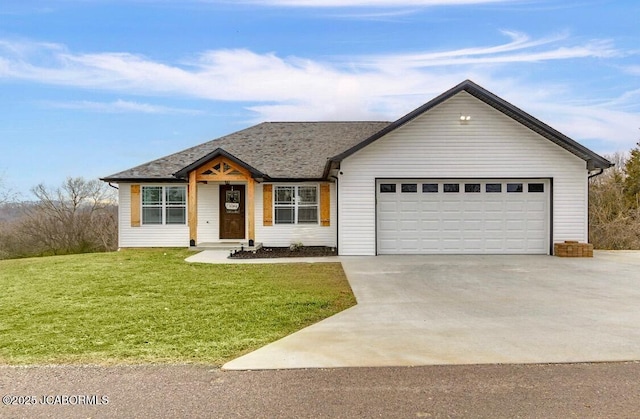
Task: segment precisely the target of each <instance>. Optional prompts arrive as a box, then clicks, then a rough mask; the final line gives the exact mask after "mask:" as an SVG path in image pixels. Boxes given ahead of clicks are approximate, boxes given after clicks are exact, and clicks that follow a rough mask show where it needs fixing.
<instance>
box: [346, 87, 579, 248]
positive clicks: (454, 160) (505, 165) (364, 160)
mask: <svg viewBox="0 0 640 419" xmlns="http://www.w3.org/2000/svg"><path fill="white" fill-rule="evenodd" d="M460 115H470V116H471V121H469V122H468V123H467V124H464V125H463V124H461V123H460V121H459V118H460ZM341 172H342V173H343V174H342V175H340V180H339V188H340V198H339V211H340V219H339V226H338V231H339V243H338V246H339V251H340V254H341V255H374V254H375V253H376V202H375V197H376V193H375V184H376V178H387V179H388V178H435V179H443V178H551V179H552V182H553V197H552V202H553V208H552V211H553V214H552V216H553V240H554V242H558V241H563V240H579V241H587V188H588V186H587V171H586V163H585V162H584V161H583V160H582V159H580V158H578V157H576V156H574V155H573V154H571V153H570V152H568V151H566V150H564V149H562V148H561V147H559V146H557V145H555V144H554V143H552V142H551V141H549V140H547V139H546V138H544V137H542V136H540V135H538V134H536V133H534V132H533V131H531V130H529V129H528V128H526V127H524V126H522V125H521V124H519V123H517V122H515V121H513V120H512V119H511V118H509V117H507V116H505V115H504V114H502V113H501V112H499V111H497V110H495V109H493V108H492V107H490V106H488V105H486V104H485V103H483V102H481V101H480V100H478V99H476V98H474V97H473V96H471V95H469V94H468V93H466V92H460V93H458V94H457V95H455V96H454V97H452V98H451V99H449V100H447V101H445V102H443V103H442V104H440V105H439V106H437V107H435V108H433V109H431V110H429V111H428V112H426V113H424V114H423V115H421V116H420V117H418V118H416V119H415V120H413V121H412V122H410V123H408V124H406V125H405V126H403V127H401V128H398V129H396V130H395V131H393V132H391V133H390V134H388V135H386V136H385V137H383V138H380V139H378V140H377V141H375V142H374V143H372V144H370V145H369V146H367V147H365V148H363V149H362V150H360V151H358V152H357V153H355V154H354V155H352V156H350V157H348V158H346V159H345V160H343V161H342V164H341Z"/></svg>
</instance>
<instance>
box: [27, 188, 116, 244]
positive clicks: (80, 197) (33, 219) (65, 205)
mask: <svg viewBox="0 0 640 419" xmlns="http://www.w3.org/2000/svg"><path fill="white" fill-rule="evenodd" d="M32 193H33V194H34V195H35V196H36V198H37V202H36V203H35V204H33V205H30V206H27V207H26V210H25V218H24V220H23V221H22V223H21V228H20V230H21V232H22V233H23V236H24V238H23V239H22V240H25V241H30V242H31V246H33V247H37V248H40V249H41V253H50V254H65V253H84V252H93V251H104V250H111V249H113V248H114V247H115V246H116V240H117V217H116V215H115V212H116V204H115V196H114V193H113V192H112V191H111V190H110V189H109V188H108V186H106V185H105V184H104V183H102V182H100V181H99V180H85V179H83V178H80V177H78V178H71V177H70V178H67V179H66V180H65V181H64V182H63V184H62V186H60V187H57V188H53V189H51V188H48V187H46V186H45V185H43V184H40V185H38V186H36V187H34V188H33V189H32ZM34 250H36V249H34Z"/></svg>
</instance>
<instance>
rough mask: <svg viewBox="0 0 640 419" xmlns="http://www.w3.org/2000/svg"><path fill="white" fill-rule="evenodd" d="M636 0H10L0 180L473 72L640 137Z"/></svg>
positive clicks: (1, 49)
mask: <svg viewBox="0 0 640 419" xmlns="http://www.w3.org/2000/svg"><path fill="white" fill-rule="evenodd" d="M639 16H640V2H638V1H637V0H578V1H573V0H522V1H520V0H369V1H366V0H49V1H42V0H2V3H1V4H0V179H2V181H3V183H4V185H5V188H10V189H12V190H13V191H14V192H17V193H19V194H20V195H21V197H22V198H23V199H29V198H30V197H31V195H30V192H29V191H30V189H31V188H33V187H34V186H36V185H38V184H41V183H42V184H45V185H47V186H51V187H55V186H59V185H60V184H61V183H62V182H63V181H64V179H65V178H67V177H69V176H72V177H77V176H81V177H84V178H86V179H94V178H99V177H104V176H108V175H111V174H114V173H116V172H119V171H122V170H125V169H128V168H131V167H133V166H136V165H138V164H142V163H144V162H147V161H150V160H154V159H156V158H159V157H162V156H164V155H167V154H170V153H173V152H176V151H180V150H182V149H184V148H187V147H191V146H193V145H197V144H200V143H202V142H205V141H209V140H211V139H214V138H218V137H221V136H223V135H226V134H229V133H231V132H234V131H237V130H240V129H243V128H246V127H248V126H251V125H253V124H256V123H259V122H263V121H332V120H353V121H356V120H382V121H394V120H396V119H398V118H400V117H402V116H403V115H405V114H406V113H408V112H410V111H412V110H413V109H415V108H417V107H418V106H420V105H422V104H424V103H426V102H428V101H429V100H431V99H433V98H434V97H436V96H438V95H439V94H441V93H443V92H445V91H446V90H448V89H450V88H451V87H453V86H455V85H457V84H458V83H460V82H462V81H464V80H466V79H471V80H473V81H474V82H476V83H478V84H479V85H481V86H482V87H484V88H486V89H487V90H489V91H491V92H492V93H495V94H497V95H498V96H500V97H502V98H503V99H505V100H507V101H509V102H511V103H512V104H513V105H515V106H517V107H519V108H521V109H523V110H524V111H526V112H528V113H530V114H531V115H533V116H535V117H536V118H538V119H540V120H542V121H544V122H545V123H547V124H549V125H551V126H552V127H554V128H555V129H557V130H559V131H561V132H563V133H564V134H566V135H568V136H569V137H571V138H573V139H574V140H576V141H578V142H580V143H582V144H583V145H585V146H587V147H589V148H590V149H592V150H594V151H595V152H597V153H600V154H604V155H606V154H612V153H615V152H625V151H628V150H630V149H631V148H633V147H634V146H635V145H636V143H637V142H638V140H639V139H640V130H639V129H640V24H638V17H639Z"/></svg>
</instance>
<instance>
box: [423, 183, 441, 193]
mask: <svg viewBox="0 0 640 419" xmlns="http://www.w3.org/2000/svg"><path fill="white" fill-rule="evenodd" d="M422 193H438V184H437V183H423V184H422Z"/></svg>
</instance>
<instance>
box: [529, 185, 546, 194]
mask: <svg viewBox="0 0 640 419" xmlns="http://www.w3.org/2000/svg"><path fill="white" fill-rule="evenodd" d="M527 190H528V191H529V192H531V193H539V192H544V183H530V184H529V185H528V189H527Z"/></svg>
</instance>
